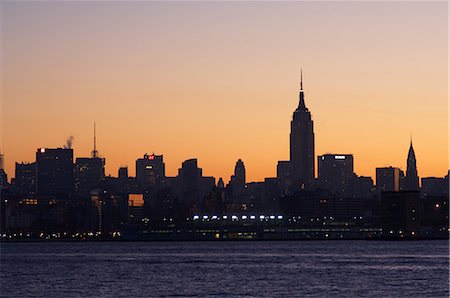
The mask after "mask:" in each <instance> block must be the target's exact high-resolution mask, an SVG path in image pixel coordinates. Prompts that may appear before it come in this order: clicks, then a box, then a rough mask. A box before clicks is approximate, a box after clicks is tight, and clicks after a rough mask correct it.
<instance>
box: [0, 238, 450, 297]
mask: <svg viewBox="0 0 450 298" xmlns="http://www.w3.org/2000/svg"><path fill="white" fill-rule="evenodd" d="M448 248H449V247H448V241H409V242H408V241H404V242H393V241H392V242H391V241H386V242H382V241H380V242H378V241H292V242H284V241H282V242H281V241H280V242H98V243H95V242H89V243H88V242H74V243H70V242H59V243H58V242H53V243H51V242H41V243H2V244H1V276H0V277H1V278H0V280H1V296H2V297H25V296H33V297H63V296H65V297H167V296H181V297H184V296H202V297H205V296H216V297H223V296H235V297H241V296H242V297H272V296H277V297H278V296H284V297H304V296H311V297H339V296H342V297H356V296H359V297H361V296H364V297H367V296H372V297H448V296H449V289H448V278H449V264H448V261H449V256H448V252H449V250H448Z"/></svg>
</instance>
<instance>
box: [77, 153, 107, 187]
mask: <svg viewBox="0 0 450 298" xmlns="http://www.w3.org/2000/svg"><path fill="white" fill-rule="evenodd" d="M103 178H105V160H104V159H103V158H99V157H93V158H84V157H81V158H77V159H76V160H75V190H76V191H77V193H79V194H83V195H85V194H89V192H90V191H92V190H93V189H95V188H97V187H99V185H100V182H101V181H102V179H103Z"/></svg>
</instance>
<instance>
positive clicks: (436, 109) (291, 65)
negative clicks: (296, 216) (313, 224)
mask: <svg viewBox="0 0 450 298" xmlns="http://www.w3.org/2000/svg"><path fill="white" fill-rule="evenodd" d="M445 5H446V4H445V3H432V4H426V3H405V4H399V3H397V4H386V3H384V4H377V3H364V4H363V3H359V4H357V5H355V4H348V3H333V4H330V3H322V4H314V5H313V4H311V3H284V4H282V5H281V4H276V5H275V4H264V5H262V4H261V3H260V4H258V6H252V4H250V3H234V4H224V3H210V4H205V3H203V4H201V3H197V4H189V6H185V5H183V4H180V3H177V4H176V5H175V4H162V3H142V4H136V5H128V4H127V5H121V4H120V3H118V4H111V3H109V4H108V6H102V5H101V4H92V3H89V4H86V3H85V4H74V3H72V4H70V3H66V4H57V3H47V4H45V3H39V4H27V5H22V4H20V3H17V4H15V3H7V4H5V5H4V6H3V7H2V19H3V25H4V31H3V36H2V49H3V51H2V52H3V54H2V60H3V64H4V65H3V79H2V81H3V82H2V85H3V96H2V97H3V100H2V115H3V117H2V119H3V121H2V145H1V150H2V152H3V153H4V154H5V164H6V172H7V173H8V176H9V177H13V175H14V162H15V161H18V162H21V161H25V162H32V161H33V158H34V153H35V149H36V148H39V147H49V148H55V147H62V145H63V144H64V142H65V139H66V138H67V137H68V136H70V135H74V137H75V140H74V148H75V156H76V157H88V156H90V152H91V151H92V146H93V145H92V125H93V122H94V121H96V122H97V126H98V127H97V130H98V133H97V137H98V146H97V147H98V148H97V149H98V150H99V152H100V154H101V156H102V157H104V158H105V159H106V174H111V175H113V176H116V175H117V170H118V168H119V167H120V166H121V165H128V167H129V170H130V173H134V162H135V160H136V159H137V158H139V157H141V156H142V155H143V154H144V153H152V152H154V153H156V154H164V157H165V160H166V168H167V175H168V176H175V175H176V172H177V170H178V168H179V167H180V165H181V163H182V162H183V161H185V160H187V159H189V158H198V160H199V166H200V167H201V168H202V169H203V170H204V172H205V175H211V176H214V177H217V178H219V177H222V178H223V179H224V180H228V178H229V177H230V176H231V174H232V173H233V167H234V164H235V162H236V160H238V159H242V160H243V161H244V162H245V165H246V170H247V177H248V181H261V180H262V179H263V178H264V177H275V176H276V165H277V161H279V160H288V159H289V158H288V157H289V133H288V132H289V122H290V120H291V116H292V111H293V110H294V109H295V107H296V106H297V104H298V98H297V94H298V90H299V83H300V78H299V77H300V73H299V72H300V67H303V70H304V89H305V91H306V100H307V105H308V108H309V110H310V111H311V112H312V118H313V119H312V120H313V121H314V130H315V135H316V137H315V138H316V149H315V156H319V155H323V154H326V153H337V154H353V156H354V159H355V165H354V166H355V172H356V173H357V174H358V175H364V176H371V177H373V178H375V168H376V167H384V166H394V167H399V168H401V169H402V170H403V171H406V154H407V151H408V145H409V138H410V132H412V133H413V138H414V149H415V153H416V155H417V168H418V174H419V176H420V177H427V176H437V177H442V176H444V175H446V174H447V170H448V156H447V155H448V150H447V149H448V145H447V138H448V133H447V132H448V128H447V109H446V107H447V103H446V100H447V97H446V96H447V89H446V88H447V81H446V78H447V74H446V71H447V67H446V63H444V62H445V61H447V60H446V59H447V52H446V43H447V35H446V34H447V32H446V29H447V28H446V21H447V16H446V12H445V10H443V9H442V7H441V6H445ZM386 7H389V8H390V9H389V10H387V9H386ZM104 8H106V9H107V10H109V12H110V13H111V14H109V16H106V15H105V16H101V17H100V16H99V14H97V13H96V12H98V11H99V10H101V9H104ZM218 8H221V9H222V10H221V12H218V11H219V10H218ZM73 9H75V10H76V11H77V12H78V16H82V17H83V20H84V23H83V25H82V26H78V25H80V24H79V23H77V21H78V18H75V17H73V15H72V16H71V17H69V18H65V17H67V16H68V14H69V11H70V12H72V11H73ZM140 9H141V10H142V13H141V14H137V15H136V13H137V11H138V10H140ZM119 10H121V12H123V17H124V18H125V19H127V20H128V19H130V18H131V16H133V17H134V18H135V22H132V23H128V25H125V24H124V23H121V24H120V25H114V24H113V21H115V20H117V18H118V17H119V15H118V11H119ZM289 10H292V11H291V12H289ZM31 11H33V14H32V15H31V14H30V12H31ZM311 11H314V14H313V15H314V16H315V18H316V19H317V20H313V19H312V18H310V17H308V13H310V12H311ZM331 12H333V13H336V14H337V15H339V18H335V17H333V16H331V15H330V13H331ZM355 12H359V14H356V13H355ZM208 13H209V14H208ZM94 14H95V23H94V18H93V15H94ZM158 14H160V15H159V16H157V15H158ZM297 14H298V15H297ZM175 15H177V16H179V19H177V22H178V25H181V26H173V25H170V24H171V22H170V21H171V20H173V18H174V17H175ZM282 15H283V16H285V21H283V19H282V18H281V16H282ZM121 16H122V15H121ZM149 16H153V17H154V18H153V19H152V21H151V22H150V21H148V18H149ZM299 16H301V17H299ZM250 17H251V18H250ZM346 17H347V18H346ZM48 18H50V21H47V20H48ZM379 18H382V19H383V22H377V20H378V19H379ZM418 18H419V19H421V20H423V19H426V20H429V22H420V24H416V21H417V19H418ZM193 19H196V21H194V20H193ZM268 19H270V20H271V22H268V21H267V20H268ZM344 19H346V20H347V21H345V22H344V21H343V20H344ZM229 20H234V21H235V22H234V23H232V24H230V23H228V22H227V21H229ZM249 20H251V21H249ZM398 20H401V22H398ZM322 21H323V22H322ZM394 21H395V22H394ZM147 22H150V23H147ZM321 22H322V23H321ZM327 22H328V23H327ZM55 23H57V24H59V25H60V26H56V27H58V28H56V27H55V26H54V24H55ZM206 23H207V24H210V28H207V27H204V26H203V25H204V24H206ZM397 23H399V24H397ZM93 24H96V26H93V27H89V25H93ZM155 24H159V25H160V28H159V29H158V30H155V29H154V28H155ZM330 24H334V25H335V26H334V28H331V27H330V26H329V25H330ZM355 24H362V25H361V28H364V30H363V29H361V30H360V29H352V30H350V28H353V27H354V25H355ZM182 25H185V27H184V29H183V30H182V29H181V27H182ZM269 25H270V26H269ZM152 26H153V27H152ZM272 26H273V28H272ZM31 27H32V28H35V31H33V30H31V31H30V28H31ZM87 28H89V29H90V30H89V31H87ZM107 28H108V30H107ZM230 28H231V29H230ZM238 28H240V29H242V30H237V29H238ZM261 28H262V29H261ZM238 31H239V32H238ZM32 32H41V33H42V32H47V33H46V35H45V36H46V42H42V39H40V38H42V37H44V36H43V35H42V34H41V35H39V34H38V36H33V34H31V33H32ZM111 32H114V33H111ZM280 32H281V33H280ZM430 32H433V34H430ZM147 33H148V36H147V35H146V34H147ZM99 36H101V38H99ZM146 36H147V37H146ZM150 36H151V38H150ZM398 36H401V37H402V38H401V39H398V38H397V37H398ZM142 37H144V38H142ZM248 38H251V40H252V43H251V45H247V46H242V45H243V44H245V40H246V39H248ZM203 39H207V40H209V41H208V43H204V42H202V40H203ZM268 40H270V41H274V42H271V43H269V44H268V43H267V41H268ZM325 40H328V42H325ZM417 40H420V41H421V42H420V43H417V42H416V41H417ZM263 45H265V46H263ZM278 46H279V47H281V48H283V51H282V52H280V51H279V49H280V48H278ZM225 48H226V49H227V50H226V51H225V50H223V49H225ZM18 49H20V50H18ZM73 49H76V51H74V50H73ZM177 49H178V50H177ZM219 49H222V50H220V51H219ZM257 49H258V50H257ZM277 49H278V50H277ZM318 50H319V51H318ZM178 51H182V53H183V54H182V55H180V54H179V52H178ZM164 52H165V53H164ZM315 52H319V53H315ZM99 53H101V55H100V54H99ZM127 53H128V54H127ZM154 57H156V59H155V58H154ZM158 61H159V62H158ZM363 62H364V63H363ZM67 69H70V70H71V71H66V70H67ZM314 160H315V159H314ZM316 166H317V164H316ZM315 176H317V171H316V173H315Z"/></svg>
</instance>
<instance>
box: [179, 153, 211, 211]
mask: <svg viewBox="0 0 450 298" xmlns="http://www.w3.org/2000/svg"><path fill="white" fill-rule="evenodd" d="M215 185H216V181H215V178H214V177H204V176H203V170H202V169H201V168H199V167H198V164H197V159H195V158H193V159H188V160H185V161H183V163H182V164H181V169H179V170H178V177H177V179H176V186H175V189H176V192H177V193H178V195H179V196H180V198H181V201H182V202H184V203H185V204H192V203H195V204H197V205H201V204H202V202H203V199H204V197H205V195H206V194H207V193H208V192H209V191H211V190H212V189H213V188H214V186H215Z"/></svg>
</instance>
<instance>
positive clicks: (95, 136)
mask: <svg viewBox="0 0 450 298" xmlns="http://www.w3.org/2000/svg"><path fill="white" fill-rule="evenodd" d="M97 157H98V151H97V131H96V125H95V121H94V150H92V158H97Z"/></svg>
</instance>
